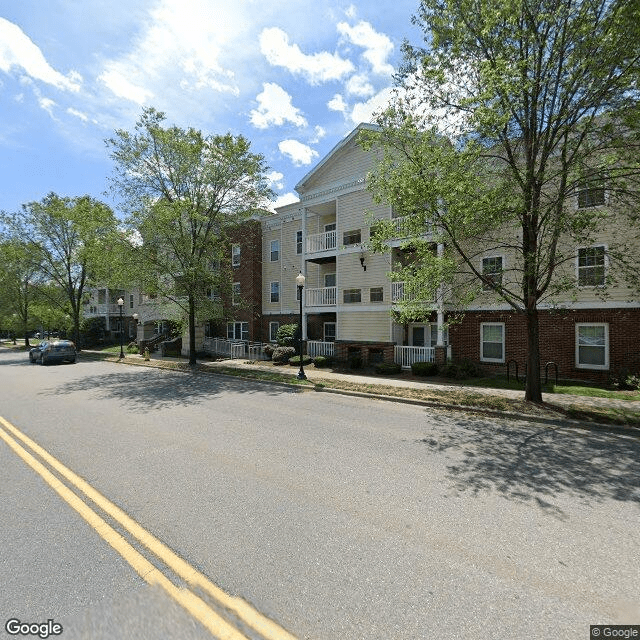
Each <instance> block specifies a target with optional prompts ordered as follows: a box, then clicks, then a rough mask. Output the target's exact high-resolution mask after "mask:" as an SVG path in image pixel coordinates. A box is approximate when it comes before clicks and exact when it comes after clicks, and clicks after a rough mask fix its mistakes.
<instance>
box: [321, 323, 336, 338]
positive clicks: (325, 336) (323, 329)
mask: <svg viewBox="0 0 640 640" xmlns="http://www.w3.org/2000/svg"><path fill="white" fill-rule="evenodd" d="M328 324H332V325H333V341H332V342H335V341H336V340H337V339H338V322H337V320H335V321H331V322H323V323H322V340H323V342H327V325H328ZM330 342H331V341H330Z"/></svg>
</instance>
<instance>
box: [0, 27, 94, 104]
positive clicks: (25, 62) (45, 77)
mask: <svg viewBox="0 0 640 640" xmlns="http://www.w3.org/2000/svg"><path fill="white" fill-rule="evenodd" d="M14 67H16V68H19V69H22V70H23V71H24V73H26V74H27V75H28V76H29V77H31V78H33V79H34V80H40V81H42V82H46V83H47V84H50V85H53V86H54V87H56V88H58V89H63V90H65V91H74V92H76V91H79V90H80V85H81V83H82V78H81V76H80V75H79V74H78V73H77V72H75V71H72V72H71V73H69V75H68V76H65V75H63V74H62V73H60V72H59V71H56V70H55V69H54V68H53V67H51V65H50V64H49V63H48V62H47V60H46V59H45V57H44V55H43V54H42V51H40V49H39V48H38V47H37V46H36V45H35V44H34V43H33V41H32V40H31V39H30V38H29V37H28V36H27V35H26V34H25V33H24V32H23V31H22V29H20V27H18V26H17V25H15V24H13V23H12V22H9V21H8V20H5V19H4V18H0V71H4V72H5V73H9V72H10V71H11V69H12V68H14Z"/></svg>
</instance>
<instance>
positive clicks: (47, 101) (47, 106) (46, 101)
mask: <svg viewBox="0 0 640 640" xmlns="http://www.w3.org/2000/svg"><path fill="white" fill-rule="evenodd" d="M38 104H39V105H40V108H41V109H44V110H45V111H46V112H47V113H48V114H49V115H50V116H51V117H52V118H54V115H53V107H55V106H56V103H55V102H54V101H53V100H51V98H38Z"/></svg>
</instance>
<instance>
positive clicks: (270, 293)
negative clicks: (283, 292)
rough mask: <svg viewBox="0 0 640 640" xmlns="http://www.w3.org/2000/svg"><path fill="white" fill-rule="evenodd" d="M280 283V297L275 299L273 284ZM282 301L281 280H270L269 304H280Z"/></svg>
mask: <svg viewBox="0 0 640 640" xmlns="http://www.w3.org/2000/svg"><path fill="white" fill-rule="evenodd" d="M274 284H277V285H278V299H277V300H273V285H274ZM279 302H280V280H272V281H271V282H269V304H278V303H279Z"/></svg>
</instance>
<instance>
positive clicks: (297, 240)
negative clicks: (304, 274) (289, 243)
mask: <svg viewBox="0 0 640 640" xmlns="http://www.w3.org/2000/svg"><path fill="white" fill-rule="evenodd" d="M294 242H295V243H296V255H297V256H300V255H302V242H303V237H302V229H300V230H299V231H296V233H295V237H294Z"/></svg>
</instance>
